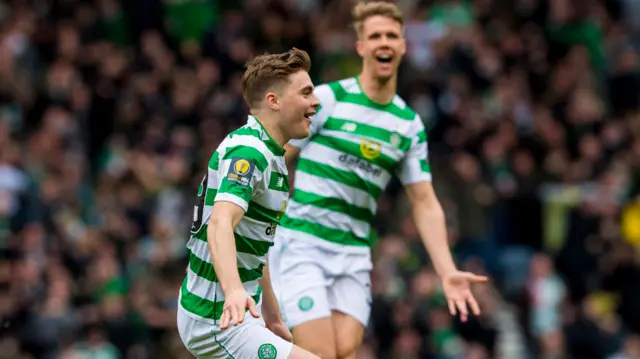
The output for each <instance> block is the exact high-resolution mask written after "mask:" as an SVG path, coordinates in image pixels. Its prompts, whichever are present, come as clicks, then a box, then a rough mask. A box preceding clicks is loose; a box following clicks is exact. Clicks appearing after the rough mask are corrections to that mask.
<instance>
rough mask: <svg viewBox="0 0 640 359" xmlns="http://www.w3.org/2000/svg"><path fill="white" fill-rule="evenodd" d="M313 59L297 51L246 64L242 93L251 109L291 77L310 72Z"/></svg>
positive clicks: (260, 57)
mask: <svg viewBox="0 0 640 359" xmlns="http://www.w3.org/2000/svg"><path fill="white" fill-rule="evenodd" d="M310 68H311V59H310V58H309V54H307V52H306V51H304V50H300V49H296V48H295V47H294V48H292V49H291V50H289V51H287V52H284V53H281V54H264V55H260V56H256V57H254V58H253V59H251V60H249V61H248V62H247V63H246V70H245V72H244V75H243V76H242V92H243V95H244V99H245V101H247V104H248V105H249V107H251V108H253V107H255V106H256V105H257V104H258V103H259V102H260V101H261V100H262V98H263V97H264V95H265V94H266V93H267V92H268V91H269V90H271V89H272V88H273V87H274V86H278V85H280V84H282V83H283V82H285V81H286V80H287V78H288V77H289V75H291V74H294V73H296V72H298V71H307V72H308V71H309V69H310Z"/></svg>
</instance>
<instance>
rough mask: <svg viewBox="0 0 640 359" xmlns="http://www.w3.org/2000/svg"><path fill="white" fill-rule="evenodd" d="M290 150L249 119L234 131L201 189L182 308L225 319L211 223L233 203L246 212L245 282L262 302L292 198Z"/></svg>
mask: <svg viewBox="0 0 640 359" xmlns="http://www.w3.org/2000/svg"><path fill="white" fill-rule="evenodd" d="M283 156H284V149H283V148H282V147H281V146H279V145H278V144H277V143H276V142H275V141H274V140H273V139H272V138H271V137H270V136H269V134H268V133H267V132H266V131H265V129H264V128H263V127H262V125H261V124H260V122H259V121H258V120H257V119H256V118H254V117H252V116H249V119H248V121H247V124H246V125H244V126H243V127H241V128H239V129H238V130H236V131H234V132H231V133H230V134H229V135H228V136H227V137H226V138H225V139H224V141H222V143H221V144H220V146H219V147H218V148H217V150H216V151H215V152H214V153H213V156H212V157H211V160H210V161H209V166H208V171H207V173H206V174H205V176H204V179H203V180H202V183H201V184H200V187H199V188H198V200H197V203H196V205H195V207H194V214H193V218H194V220H193V223H192V227H191V238H190V240H189V242H188V243H187V248H188V253H189V268H188V272H187V276H186V278H185V280H184V282H183V284H182V289H181V293H180V306H181V307H182V308H183V309H185V310H186V311H187V312H189V313H191V314H192V315H194V316H197V317H199V318H201V319H206V320H212V321H213V322H214V323H215V321H216V320H218V319H220V316H221V315H222V310H223V305H224V293H223V292H222V288H221V286H220V283H219V281H218V277H217V276H216V271H215V269H214V267H213V264H212V262H211V256H210V254H209V247H208V245H207V223H208V222H209V217H210V216H211V210H212V208H213V205H214V203H216V202H221V201H224V202H232V203H235V204H237V205H238V206H240V207H242V208H243V209H244V210H245V215H244V217H243V218H242V220H241V221H240V223H239V224H238V226H237V227H236V229H235V231H234V237H235V244H236V250H237V264H238V271H239V274H240V280H241V281H242V284H243V286H244V288H245V289H246V290H247V292H248V293H249V294H250V295H251V296H253V299H254V300H255V301H256V303H259V302H260V299H261V293H262V290H261V288H260V285H259V284H258V280H259V279H260V278H261V277H262V270H263V267H264V266H265V264H266V255H267V251H268V250H269V248H270V247H271V246H272V245H273V238H274V236H275V230H276V226H277V225H278V223H279V222H280V218H281V217H282V215H283V214H284V211H285V208H286V205H287V200H288V198H289V185H288V178H287V167H286V165H285V160H284V157H283Z"/></svg>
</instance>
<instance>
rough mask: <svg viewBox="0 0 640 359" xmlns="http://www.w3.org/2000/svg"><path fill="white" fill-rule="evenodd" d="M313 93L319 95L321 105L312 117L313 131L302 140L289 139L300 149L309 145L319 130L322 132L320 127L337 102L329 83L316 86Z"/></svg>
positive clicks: (290, 142) (291, 143)
mask: <svg viewBox="0 0 640 359" xmlns="http://www.w3.org/2000/svg"><path fill="white" fill-rule="evenodd" d="M313 93H314V94H315V95H316V97H318V100H320V107H318V110H317V112H316V114H315V115H313V117H312V118H311V125H310V130H311V131H310V132H311V133H310V134H309V136H307V137H306V138H303V139H301V140H290V141H289V145H291V146H294V147H297V148H299V149H303V148H304V147H305V146H306V145H307V143H309V141H310V140H311V139H312V138H313V136H315V135H316V134H318V132H320V129H321V128H322V126H323V125H324V123H325V122H326V121H327V118H328V117H329V116H330V115H331V113H332V112H333V108H334V106H335V104H336V96H335V94H334V93H333V90H332V89H331V87H330V86H329V85H328V84H324V85H320V86H318V87H316V89H315V90H314V91H313Z"/></svg>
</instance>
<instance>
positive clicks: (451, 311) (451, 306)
mask: <svg viewBox="0 0 640 359" xmlns="http://www.w3.org/2000/svg"><path fill="white" fill-rule="evenodd" d="M449 314H451V315H453V316H455V315H456V302H455V301H453V300H449Z"/></svg>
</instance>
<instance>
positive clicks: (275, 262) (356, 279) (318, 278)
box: [269, 227, 372, 328]
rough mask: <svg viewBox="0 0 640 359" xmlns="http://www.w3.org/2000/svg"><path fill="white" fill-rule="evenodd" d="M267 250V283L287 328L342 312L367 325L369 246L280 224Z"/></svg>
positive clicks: (368, 310) (369, 271)
mask: <svg viewBox="0 0 640 359" xmlns="http://www.w3.org/2000/svg"><path fill="white" fill-rule="evenodd" d="M274 242H275V244H274V247H273V248H271V250H270V251H269V271H270V274H271V284H272V286H273V290H274V291H275V293H276V297H277V298H278V302H279V304H280V311H281V312H282V317H283V319H284V321H285V323H286V324H287V325H288V326H289V328H293V327H296V326H298V325H300V324H302V323H305V322H308V321H310V320H314V319H319V318H326V317H330V316H331V311H332V310H336V311H339V312H342V313H345V314H347V315H349V316H351V317H353V318H355V319H356V320H358V321H359V322H360V323H362V325H364V326H365V327H366V326H367V324H368V322H369V315H370V313H371V268H372V264H371V251H370V249H369V248H368V247H346V246H342V245H338V244H335V243H329V242H326V241H322V240H319V239H309V237H308V235H305V234H302V235H300V234H299V232H297V231H292V230H289V229H287V228H282V227H280V228H278V232H277V233H276V239H275V241H274Z"/></svg>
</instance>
